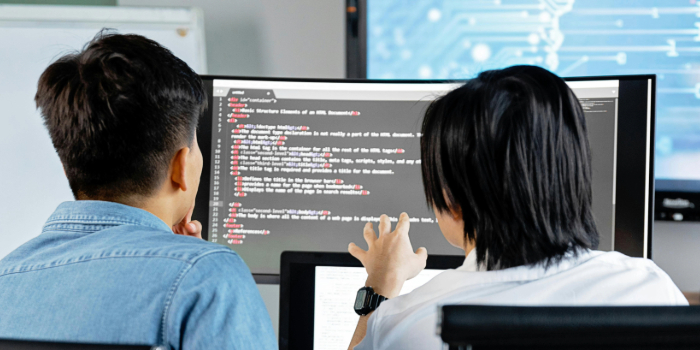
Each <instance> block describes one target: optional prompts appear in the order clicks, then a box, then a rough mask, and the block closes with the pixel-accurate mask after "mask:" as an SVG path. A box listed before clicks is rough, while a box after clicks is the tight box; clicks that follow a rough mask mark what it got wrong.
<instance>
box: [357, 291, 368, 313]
mask: <svg viewBox="0 0 700 350" xmlns="http://www.w3.org/2000/svg"><path fill="white" fill-rule="evenodd" d="M366 298H367V290H366V289H360V290H358V291H357V298H356V299H355V310H360V309H362V308H363V307H364V305H365V299H366Z"/></svg>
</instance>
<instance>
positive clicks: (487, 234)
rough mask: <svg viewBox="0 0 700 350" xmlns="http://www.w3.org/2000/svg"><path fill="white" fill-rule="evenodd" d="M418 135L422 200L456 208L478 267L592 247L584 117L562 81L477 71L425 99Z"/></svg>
mask: <svg viewBox="0 0 700 350" xmlns="http://www.w3.org/2000/svg"><path fill="white" fill-rule="evenodd" d="M422 134H423V136H422V138H421V156H422V174H423V185H424V189H425V196H426V199H427V201H428V204H429V205H432V206H433V207H434V208H435V209H436V210H438V211H440V212H449V211H451V210H452V211H456V212H460V213H461V215H462V218H463V221H464V237H465V239H467V240H469V241H472V242H475V245H476V252H477V261H478V263H479V264H485V265H486V268H487V269H489V270H491V269H498V268H508V267H514V266H521V265H530V264H538V263H542V264H544V265H545V266H549V265H550V264H551V263H553V262H558V261H559V260H561V259H562V258H563V257H564V256H565V255H566V254H567V252H570V251H571V252H573V254H577V253H578V252H579V251H580V250H582V249H594V248H597V246H598V240H599V238H598V230H597V228H596V224H595V220H594V217H593V212H592V192H591V177H592V176H591V152H590V149H589V144H588V137H587V133H586V121H585V117H584V112H583V109H582V108H581V105H580V104H579V101H578V99H577V98H576V96H575V95H574V93H573V92H572V91H571V89H569V87H568V85H567V84H566V82H564V81H563V80H562V79H561V78H559V77H557V76H556V75H554V74H552V73H551V72H549V71H547V70H545V69H543V68H539V67H535V66H513V67H509V68H505V69H501V70H491V71H485V72H482V73H481V74H479V75H478V76H477V77H476V78H474V79H471V80H469V81H468V82H467V83H466V84H464V85H463V86H461V87H459V88H457V89H455V90H453V91H451V92H450V93H448V94H446V95H445V96H443V97H441V98H439V99H437V100H435V101H434V102H433V103H431V104H430V106H429V107H428V109H427V110H426V113H425V118H424V120H423V126H422Z"/></svg>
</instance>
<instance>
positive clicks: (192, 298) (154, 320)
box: [0, 201, 277, 350]
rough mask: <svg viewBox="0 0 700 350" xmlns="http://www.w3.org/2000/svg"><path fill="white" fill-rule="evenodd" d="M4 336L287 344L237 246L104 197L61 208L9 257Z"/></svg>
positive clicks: (0, 308)
mask: <svg viewBox="0 0 700 350" xmlns="http://www.w3.org/2000/svg"><path fill="white" fill-rule="evenodd" d="M0 338H9V339H29V340H47V341H68V342H88V343H119V344H145V345H156V344H157V345H166V346H169V347H170V348H172V349H176V350H177V349H275V348H277V342H276V339H275V334H274V332H273V330H272V324H271V322H270V317H269V315H268V313H267V310H266V308H265V305H264V304H263V301H262V298H261V297H260V294H259V292H258V289H257V287H256V286H255V282H254V281H253V277H252V275H251V274H250V270H248V267H247V266H246V265H245V263H244V262H243V260H241V258H240V257H239V256H238V255H237V254H236V253H235V252H233V251H232V250H230V249H228V248H226V247H224V246H220V245H217V244H214V243H209V242H205V241H203V240H201V239H197V238H193V237H186V236H180V235H175V234H173V233H172V231H171V229H170V227H169V226H168V225H167V224H165V223H164V222H163V221H161V220H160V219H159V218H157V217H156V216H155V215H153V214H151V213H149V212H147V211H144V210H141V209H137V208H134V207H130V206H126V205H122V204H118V203H112V202H100V201H76V202H65V203H63V204H61V205H59V207H58V209H56V211H55V212H54V214H53V215H52V216H51V217H50V218H49V219H48V221H47V222H46V225H45V226H44V229H43V232H42V233H41V235H39V236H38V237H36V238H34V239H32V240H30V241H29V242H27V243H25V244H24V245H22V246H21V247H19V248H17V249H16V250H15V251H13V252H12V253H10V254H9V255H8V256H6V257H5V258H4V259H2V260H0Z"/></svg>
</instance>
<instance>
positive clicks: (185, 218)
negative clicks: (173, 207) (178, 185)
mask: <svg viewBox="0 0 700 350" xmlns="http://www.w3.org/2000/svg"><path fill="white" fill-rule="evenodd" d="M192 212H194V204H192V207H191V208H190V211H188V212H187V215H185V217H184V218H182V221H181V223H182V224H183V225H187V223H188V222H190V221H192Z"/></svg>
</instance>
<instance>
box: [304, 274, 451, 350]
mask: <svg viewBox="0 0 700 350" xmlns="http://www.w3.org/2000/svg"><path fill="white" fill-rule="evenodd" d="M442 271H443V270H428V269H426V270H423V271H422V272H421V273H420V274H418V276H416V277H414V278H412V279H411V280H409V281H406V283H405V284H404V286H403V288H402V289H401V293H400V294H406V293H409V292H411V291H412V290H414V289H416V288H418V287H420V286H422V285H423V284H425V283H426V282H428V281H430V280H431V279H432V278H433V277H435V276H437V275H438V274H439V273H441V272H442ZM366 279H367V271H365V268H364V267H340V266H316V282H315V292H314V350H333V349H347V348H348V345H349V344H350V340H351V339H352V334H353V333H354V332H355V327H357V321H358V320H359V318H360V316H358V315H357V314H356V313H355V311H354V309H353V304H354V303H355V296H356V295H357V290H358V289H360V287H362V286H364V285H365V280H366Z"/></svg>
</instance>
